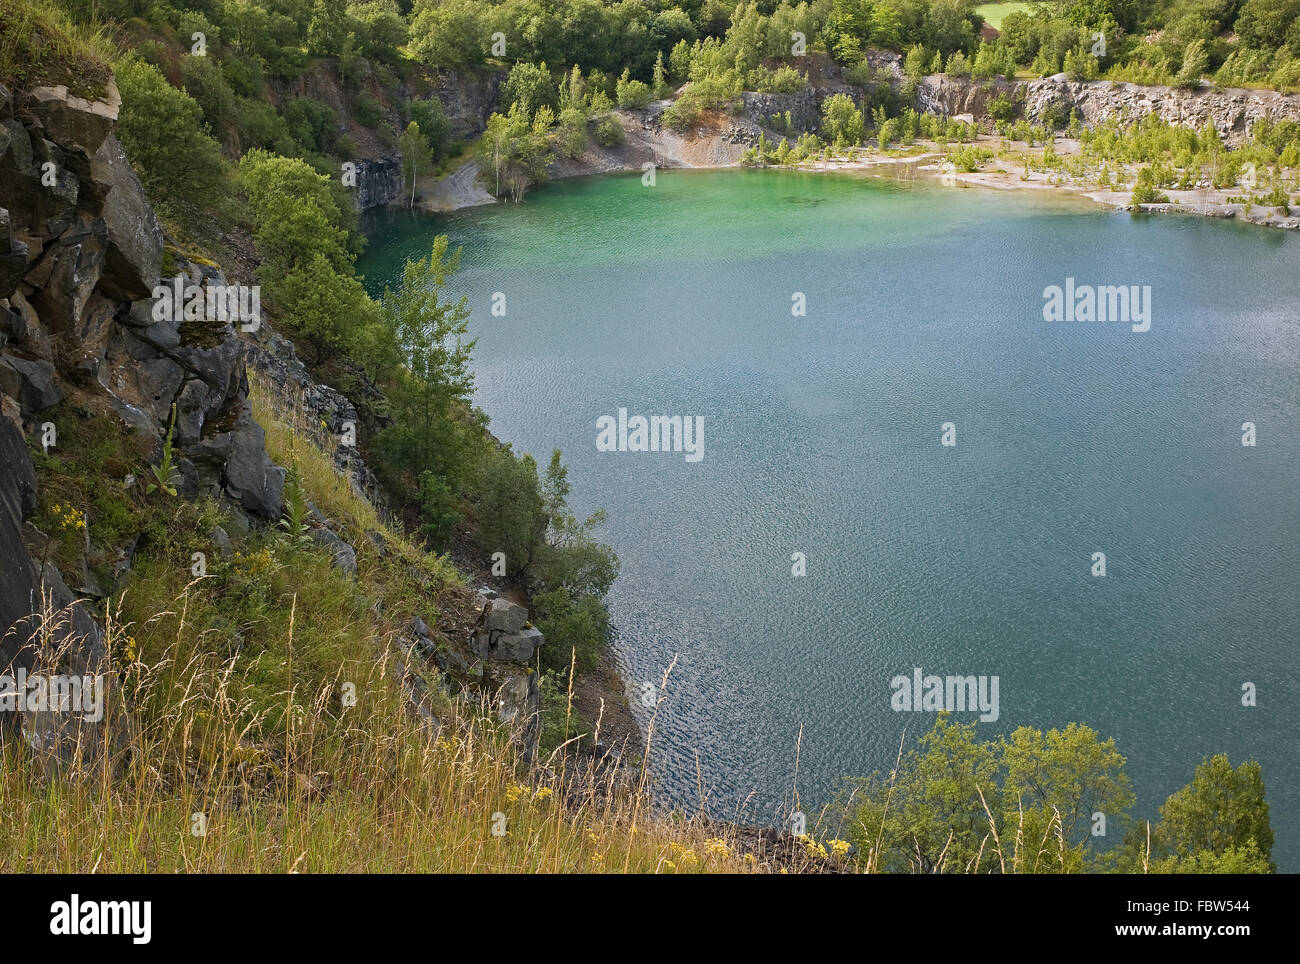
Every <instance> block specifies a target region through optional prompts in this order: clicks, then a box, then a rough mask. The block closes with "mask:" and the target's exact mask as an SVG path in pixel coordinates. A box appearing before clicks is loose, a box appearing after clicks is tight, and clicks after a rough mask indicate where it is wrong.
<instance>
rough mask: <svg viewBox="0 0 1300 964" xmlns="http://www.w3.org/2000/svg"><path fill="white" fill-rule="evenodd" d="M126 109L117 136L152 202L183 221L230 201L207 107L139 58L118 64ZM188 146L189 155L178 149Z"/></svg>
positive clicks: (223, 166)
mask: <svg viewBox="0 0 1300 964" xmlns="http://www.w3.org/2000/svg"><path fill="white" fill-rule="evenodd" d="M116 74H117V86H118V89H119V90H120V91H121V94H122V110H121V115H120V117H119V119H118V123H117V136H118V139H119V140H120V141H121V142H122V146H123V147H124V148H125V149H126V152H127V155H128V156H129V157H130V158H131V162H132V165H133V166H134V167H135V168H136V170H137V171H138V172H139V174H140V179H141V181H142V182H143V183H144V186H145V190H147V191H148V192H149V196H150V199H151V200H153V201H154V202H155V203H156V204H159V205H160V206H162V207H163V208H164V209H165V210H166V211H167V212H169V213H171V214H172V215H173V216H175V217H178V218H180V219H182V220H189V219H192V218H194V217H196V216H197V215H198V214H199V213H200V212H202V211H204V210H210V209H212V208H215V207H217V206H218V205H219V204H221V203H222V202H223V201H224V198H225V191H224V190H223V185H224V183H225V180H226V172H225V165H224V163H223V161H222V157H221V148H220V147H219V146H218V144H217V142H216V141H215V140H213V139H212V138H211V137H209V136H208V135H207V134H206V133H205V132H204V130H203V108H202V107H200V106H199V103H198V101H196V100H195V99H194V98H193V97H191V96H190V95H189V94H187V93H185V91H183V90H177V89H176V88H175V87H172V86H171V85H170V84H168V83H167V80H166V78H164V77H163V75H162V74H161V73H160V72H159V71H158V68H157V67H153V66H151V65H150V64H146V63H144V62H143V61H141V60H137V59H135V58H127V59H126V60H124V61H122V62H121V63H119V64H118V67H117V71H116ZM177 144H184V145H185V149H184V150H177V149H176V145H177Z"/></svg>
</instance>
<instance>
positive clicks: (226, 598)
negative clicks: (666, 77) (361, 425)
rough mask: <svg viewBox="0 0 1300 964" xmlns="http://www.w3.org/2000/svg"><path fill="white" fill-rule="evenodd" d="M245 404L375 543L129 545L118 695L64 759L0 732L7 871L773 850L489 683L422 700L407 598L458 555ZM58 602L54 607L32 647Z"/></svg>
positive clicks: (111, 659) (112, 661)
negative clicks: (541, 727) (48, 757)
mask: <svg viewBox="0 0 1300 964" xmlns="http://www.w3.org/2000/svg"><path fill="white" fill-rule="evenodd" d="M254 400H255V407H256V411H257V414H258V416H259V418H261V419H262V421H263V424H264V426H265V427H266V428H267V430H268V436H267V444H268V447H269V448H270V450H271V451H272V453H273V454H274V455H275V457H276V458H278V459H283V460H285V461H292V462H294V463H295V464H296V465H297V466H298V469H299V471H300V473H301V475H302V478H303V484H304V487H305V488H306V489H307V491H308V493H309V495H310V497H311V498H312V500H313V501H314V502H315V503H316V504H317V505H318V506H320V507H321V509H322V511H325V512H326V513H327V514H329V515H330V517H331V518H334V519H337V520H339V521H340V522H341V523H342V525H343V527H344V529H345V530H347V531H348V532H349V533H351V532H352V531H353V530H361V529H364V528H372V529H377V530H379V531H381V532H382V533H383V535H384V539H385V542H386V553H385V556H384V558H382V559H380V558H378V557H377V556H376V555H375V554H373V553H370V552H367V551H360V549H359V572H358V578H357V579H356V580H355V581H354V580H349V579H347V578H345V577H344V576H342V574H340V573H338V572H337V570H335V569H333V568H332V567H331V566H330V565H329V561H328V559H327V558H326V557H325V556H324V554H323V553H321V552H319V550H315V549H313V548H309V547H293V546H289V545H287V544H286V540H284V539H279V540H277V539H276V538H275V537H269V536H264V537H262V541H261V542H257V541H256V539H257V537H256V536H249V537H248V539H250V540H253V541H252V542H251V543H250V544H249V547H248V549H247V552H248V556H249V557H251V556H253V555H255V554H257V553H263V555H262V558H263V559H266V558H268V557H269V559H270V562H269V563H268V564H267V566H266V571H265V572H260V573H258V574H257V576H256V578H255V579H253V580H252V582H247V581H245V582H238V581H237V580H236V577H235V575H233V573H232V567H234V566H235V562H234V561H226V562H222V561H220V560H218V559H216V558H215V556H214V558H213V560H212V561H211V562H210V564H209V569H208V571H207V573H206V574H204V575H203V576H201V577H196V576H194V575H193V573H192V572H191V571H190V569H189V568H188V559H189V557H188V555H186V554H185V553H186V552H187V550H188V549H189V548H191V546H190V545H188V544H185V545H181V546H180V547H179V548H178V547H175V546H170V547H166V549H167V551H162V550H159V551H158V552H157V553H155V554H154V555H152V556H150V555H146V556H145V557H144V558H141V559H140V560H139V564H138V566H137V569H136V572H135V575H134V576H133V578H132V580H131V582H130V583H129V584H128V588H127V590H126V591H125V593H123V594H122V595H121V596H119V597H118V598H117V599H116V600H115V601H114V602H113V604H112V605H111V606H106V609H105V613H104V616H105V622H106V627H107V629H106V635H107V649H108V663H109V666H108V668H107V672H108V674H109V676H110V677H111V678H112V679H113V680H114V684H113V685H114V687H115V689H116V692H117V693H118V695H119V698H115V699H110V700H109V701H108V705H107V716H106V721H105V723H104V724H102V725H98V726H93V727H85V728H83V730H82V731H81V733H80V734H79V735H78V737H77V742H76V743H75V745H74V748H73V753H74V756H75V757H76V758H77V760H78V765H77V766H76V767H74V768H65V769H63V770H58V769H53V770H52V769H50V768H49V767H48V766H41V765H39V764H40V763H41V762H42V759H43V758H42V757H41V756H40V755H39V754H37V753H35V752H34V751H32V750H31V749H30V748H28V747H27V746H26V745H25V744H21V743H20V744H17V745H13V744H11V745H8V746H6V747H5V748H4V749H3V750H2V751H0V812H2V813H4V814H5V819H4V820H3V821H0V871H35V872H101V873H102V872H163V873H168V872H190V873H193V872H317V873H354V872H380V871H384V872H424V871H436V872H454V873H477V872H523V873H537V872H542V873H560V872H633V873H674V872H675V873H683V872H747V871H761V870H764V869H773V868H771V867H768V866H766V865H765V864H764V863H763V862H762V861H761V860H759V859H757V858H753V857H751V858H749V859H746V855H745V854H744V853H741V852H738V848H737V845H736V843H735V838H734V837H733V836H728V831H727V830H726V829H725V828H720V827H719V826H718V825H713V824H709V823H708V822H707V821H703V820H689V819H688V820H684V821H680V820H674V821H670V820H667V819H665V818H663V817H662V816H660V815H659V814H658V812H657V811H655V810H654V809H653V808H652V806H651V804H650V799H649V796H648V793H647V790H646V786H647V783H648V780H647V777H646V774H645V773H644V772H642V773H641V774H639V780H638V779H636V778H635V775H634V778H633V779H630V780H629V779H626V776H627V775H626V774H622V775H620V774H617V773H616V772H615V771H614V770H612V769H610V768H605V769H604V770H598V769H597V768H596V767H595V765H594V764H593V763H592V762H591V758H590V757H586V756H584V757H577V756H574V755H571V753H570V750H569V748H567V747H565V748H561V750H560V751H558V752H557V753H556V754H554V755H553V756H552V758H551V759H550V760H549V761H546V762H547V763H548V764H549V765H548V766H545V767H532V768H529V767H527V766H525V765H524V764H523V762H522V761H521V759H520V755H519V752H518V749H517V744H516V742H515V741H514V740H512V739H511V734H510V733H509V732H508V731H507V730H506V728H505V727H503V726H502V725H501V724H499V723H497V722H496V721H495V716H494V714H493V713H492V706H491V705H490V695H488V694H485V695H484V696H483V697H482V699H481V700H480V699H479V698H478V697H474V698H470V697H467V696H465V695H463V694H462V695H460V696H450V695H447V694H443V693H439V692H438V690H437V688H436V685H430V687H429V690H428V692H427V693H426V699H425V700H424V707H423V708H424V710H425V712H424V713H423V714H421V713H418V712H415V711H414V708H413V706H412V699H411V696H410V690H409V676H408V674H410V673H411V672H413V671H415V669H414V668H416V667H418V666H420V665H422V662H421V661H420V660H419V659H418V658H416V657H414V656H412V655H411V654H409V653H407V652H405V651H404V650H403V647H402V644H401V637H400V634H399V632H398V631H397V626H398V625H400V622H401V620H402V619H404V618H406V617H405V615H404V614H402V613H401V612H400V611H401V610H402V608H403V607H404V606H405V607H408V608H409V607H410V606H412V605H413V602H412V600H416V599H421V598H422V599H423V605H424V608H423V611H425V612H429V610H430V608H432V609H434V611H435V612H436V610H437V607H438V605H439V595H440V594H441V595H446V594H454V593H455V592H456V591H457V588H458V585H457V581H456V578H455V574H454V570H453V569H452V568H451V567H450V565H449V564H448V563H447V562H446V560H443V559H437V558H430V557H428V556H426V555H424V554H423V553H422V552H421V551H420V550H419V549H418V548H417V547H415V546H414V545H412V544H410V543H409V542H408V541H406V540H405V539H404V538H403V536H402V534H401V533H400V532H399V531H396V530H394V529H393V528H391V527H388V526H386V525H384V523H383V520H382V519H381V518H380V517H379V514H378V513H376V512H375V510H374V508H373V507H372V506H369V505H368V504H366V503H365V502H364V501H363V500H360V499H357V498H356V497H355V496H354V495H353V494H352V492H351V490H350V488H349V486H348V484H347V482H346V480H343V479H341V478H340V477H339V475H338V474H336V473H335V471H334V469H333V466H332V464H331V462H330V459H329V458H328V457H327V456H326V455H325V454H324V453H322V452H321V451H320V449H319V448H318V447H317V446H316V445H315V444H314V442H313V440H312V438H311V435H312V433H311V432H309V431H308V430H307V429H306V427H305V426H304V425H303V424H302V422H301V420H300V419H296V418H295V417H294V416H293V413H292V411H291V410H289V411H281V412H279V413H278V414H277V412H276V409H277V406H276V405H274V404H273V403H272V401H271V399H270V397H269V395H268V394H267V392H266V391H265V389H264V388H263V389H259V390H258V391H256V392H255V394H254ZM185 505H188V504H185ZM174 511H175V512H176V513H177V517H176V519H175V520H174V523H173V525H172V527H173V528H182V527H184V526H187V525H188V526H193V525H196V523H195V521H194V520H193V519H191V518H190V517H189V515H186V513H190V514H193V513H194V511H195V510H193V509H192V508H183V507H182V506H181V505H180V504H179V503H178V504H177V507H176V509H175V510H174ZM199 516H200V520H199V522H198V523H197V525H198V526H199V528H202V527H203V526H204V525H205V524H206V523H204V522H203V521H202V518H203V513H202V512H201V511H200V512H199ZM363 545H364V544H363ZM259 547H260V548H259ZM244 550H245V547H243V546H241V550H240V551H241V552H243V551H244ZM237 558H238V557H237ZM240 578H242V577H240ZM232 580H235V581H233V582H232ZM250 586H252V587H254V588H253V589H250V588H249V587H250ZM255 591H256V592H260V593H262V594H263V595H264V597H265V598H264V600H263V602H262V603H260V604H257V605H254V604H252V603H250V602H249V600H248V598H247V597H248V596H249V595H250V593H254V592H255ZM381 599H383V600H389V601H391V602H392V603H393V605H392V607H391V608H390V607H388V606H376V605H375V602H376V601H379V600H381ZM59 618H60V614H58V613H55V612H51V611H49V608H48V606H47V608H46V611H45V612H44V613H43V618H42V625H43V627H45V628H44V629H43V630H42V632H44V633H45V639H44V641H43V646H42V648H43V649H44V650H46V651H48V649H49V647H50V645H51V632H52V628H53V627H55V626H57V625H58V623H59ZM232 640H235V642H234V643H232ZM430 675H431V674H430ZM404 677H408V679H407V685H406V686H404ZM345 684H351V686H345ZM351 692H354V693H355V696H356V701H355V705H350V706H344V699H343V695H344V694H345V693H351ZM122 696H125V697H126V698H125V699H123V698H121V697H122ZM112 733H117V734H120V739H119V741H118V742H116V743H114V741H113V740H112V739H111V738H110V737H109V734H112ZM645 756H646V757H647V758H648V754H645ZM575 770H576V771H577V772H574V771H575ZM72 772H76V773H78V774H79V775H77V776H75V777H72V776H68V775H67V774H68V773H72ZM199 830H202V832H201V833H199V832H197V831H199Z"/></svg>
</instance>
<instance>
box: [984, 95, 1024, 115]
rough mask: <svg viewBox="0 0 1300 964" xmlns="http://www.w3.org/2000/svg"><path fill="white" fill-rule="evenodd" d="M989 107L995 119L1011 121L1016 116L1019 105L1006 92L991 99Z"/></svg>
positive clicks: (990, 113)
mask: <svg viewBox="0 0 1300 964" xmlns="http://www.w3.org/2000/svg"><path fill="white" fill-rule="evenodd" d="M987 109H988V112H989V116H990V117H992V118H993V119H994V120H995V121H1009V120H1011V119H1012V118H1013V117H1015V116H1016V113H1017V111H1018V110H1019V105H1018V104H1017V103H1016V102H1015V101H1014V100H1013V99H1012V98H1010V97H1008V96H1007V95H1006V94H998V96H996V97H994V98H993V99H992V100H990V101H989V103H988V108H987Z"/></svg>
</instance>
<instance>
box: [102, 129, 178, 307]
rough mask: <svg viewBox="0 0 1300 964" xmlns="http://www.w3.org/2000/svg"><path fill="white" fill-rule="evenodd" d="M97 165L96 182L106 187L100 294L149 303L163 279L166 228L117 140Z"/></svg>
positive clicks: (109, 141)
mask: <svg viewBox="0 0 1300 964" xmlns="http://www.w3.org/2000/svg"><path fill="white" fill-rule="evenodd" d="M95 161H96V166H95V168H94V170H95V173H96V176H97V177H98V178H99V179H100V180H98V181H97V182H96V183H98V184H100V185H107V196H106V197H105V199H104V203H103V209H102V211H101V212H100V217H102V218H103V220H104V224H105V227H106V228H107V233H108V251H107V252H106V255H105V259H104V271H103V274H102V276H101V277H100V281H99V286H100V289H101V290H102V291H103V292H104V293H105V294H106V295H108V296H109V297H111V298H116V299H118V300H119V301H135V300H137V299H140V298H146V297H148V296H149V294H150V293H151V292H152V291H153V288H154V285H156V284H157V283H158V279H159V277H160V276H161V275H162V255H163V233H162V228H161V227H159V225H158V218H157V217H155V215H154V212H153V208H152V207H150V205H149V201H148V199H147V198H146V197H145V194H144V188H143V187H142V186H141V184H140V179H139V178H138V177H136V176H135V172H134V171H133V170H131V164H130V162H129V161H127V159H126V154H125V153H124V152H123V151H122V145H121V144H119V143H118V142H117V138H115V137H111V136H110V137H108V138H107V139H106V140H105V141H104V143H103V145H102V146H101V147H100V149H99V151H98V152H97V153H96V155H95Z"/></svg>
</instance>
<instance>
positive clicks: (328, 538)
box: [307, 528, 357, 576]
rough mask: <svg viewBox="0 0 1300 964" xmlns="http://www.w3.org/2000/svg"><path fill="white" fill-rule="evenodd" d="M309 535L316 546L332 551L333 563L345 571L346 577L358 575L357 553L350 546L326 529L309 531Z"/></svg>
mask: <svg viewBox="0 0 1300 964" xmlns="http://www.w3.org/2000/svg"><path fill="white" fill-rule="evenodd" d="M307 535H308V536H310V537H311V541H312V542H314V543H316V545H318V546H324V547H325V548H326V549H328V550H329V551H330V553H331V561H332V562H333V563H334V565H335V566H337V567H338V568H339V569H341V570H342V571H343V573H344V575H347V576H355V575H356V574H357V551H356V550H355V549H353V548H352V547H351V546H350V545H348V544H347V543H346V542H344V541H343V540H342V539H340V538H339V537H338V536H336V535H335V534H334V533H333V532H331V531H330V530H329V529H325V528H315V529H308V530H307Z"/></svg>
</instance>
